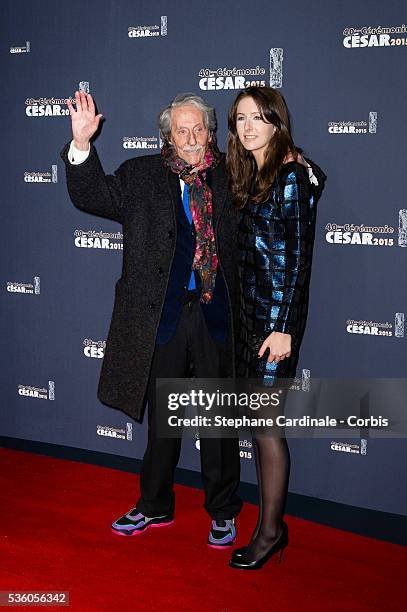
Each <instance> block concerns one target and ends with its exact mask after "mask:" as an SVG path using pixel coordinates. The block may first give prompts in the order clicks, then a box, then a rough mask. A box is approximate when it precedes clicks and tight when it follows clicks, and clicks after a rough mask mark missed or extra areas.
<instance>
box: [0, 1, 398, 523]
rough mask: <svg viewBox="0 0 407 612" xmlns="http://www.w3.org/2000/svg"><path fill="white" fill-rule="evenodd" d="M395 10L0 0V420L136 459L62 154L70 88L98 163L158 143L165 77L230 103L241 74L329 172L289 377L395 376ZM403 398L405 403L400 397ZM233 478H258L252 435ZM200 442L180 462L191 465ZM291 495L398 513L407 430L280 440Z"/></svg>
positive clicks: (109, 232)
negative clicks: (102, 385) (395, 434)
mask: <svg viewBox="0 0 407 612" xmlns="http://www.w3.org/2000/svg"><path fill="white" fill-rule="evenodd" d="M406 24H407V13H406V5H405V3H404V2H403V1H402V0H400V1H395V0H389V1H388V2H386V3H383V2H382V1H381V0H371V1H368V0H366V1H362V0H360V1H359V2H354V1H350V0H343V1H342V2H340V3H332V2H324V1H323V0H314V1H307V0H306V1H305V2H304V0H292V1H291V2H290V3H288V4H287V3H286V4H284V5H283V4H281V5H279V4H278V3H270V2H269V0H255V1H254V2H250V3H244V2H236V0H223V2H218V1H215V0H213V1H207V2H198V1H194V0H192V1H191V0H189V1H187V0H177V1H176V2H170V1H164V0H156V1H154V2H151V1H147V0H138V1H137V2H133V1H132V0H97V1H96V0H89V1H88V2H83V1H81V0H71V1H70V2H66V3H62V2H52V1H50V0H37V1H36V2H28V1H25V2H24V1H22V0H5V1H4V2H3V20H2V25H1V28H2V30H3V31H2V41H3V45H2V50H1V63H2V74H3V95H2V103H3V104H2V113H1V118H2V139H1V140H2V144H1V146H2V150H3V155H2V164H1V166H0V176H1V187H2V193H3V197H2V217H3V239H2V240H1V243H0V250H1V251H0V252H1V256H0V257H1V302H2V317H1V338H2V351H1V353H2V358H3V359H2V367H1V373H2V386H1V394H2V401H1V404H2V407H1V413H0V414H1V425H0V435H3V436H11V437H15V438H22V439H27V440H36V441H41V442H49V443H53V444H61V445H67V446H71V447H77V448H84V449H90V450H96V451H101V452H106V453H112V454H115V455H124V456H128V457H135V458H141V457H142V455H143V451H144V446H145V441H146V424H145V423H144V424H143V425H139V424H137V423H135V422H133V421H132V420H131V419H130V418H128V417H127V416H126V415H125V414H123V413H121V412H119V411H117V410H115V409H112V408H109V407H107V406H104V405H103V404H101V403H100V402H99V401H98V400H97V398H96V388H97V382H98V377H99V372H100V366H101V361H102V358H103V354H104V348H105V339H106V335H107V331H108V326H109V322H110V315H111V311H112V305H113V297H114V285H115V282H116V280H117V279H118V278H119V277H120V274H121V259H122V249H123V241H122V239H123V236H122V233H121V229H122V228H121V226H120V225H118V224H116V223H114V222H110V221H108V220H105V219H101V218H98V217H95V216H92V215H88V214H85V213H82V212H80V211H78V210H76V209H75V208H74V207H73V205H72V204H71V202H70V200H69V197H68V194H67V190H66V182H65V173H64V167H63V163H62V161H61V159H60V157H59V152H60V150H61V149H62V147H63V145H64V144H65V143H66V142H68V141H69V140H70V117H69V113H68V110H67V106H66V101H67V99H68V98H70V97H72V96H73V94H74V92H75V90H76V89H78V88H79V89H82V90H84V91H89V92H91V93H92V95H93V96H94V98H95V100H96V103H97V106H98V110H99V112H102V113H103V114H104V116H105V121H104V124H103V128H102V131H101V134H100V136H99V137H98V139H97V141H96V143H95V144H96V147H97V149H98V152H99V155H100V158H101V160H102V163H103V165H104V168H105V171H106V172H109V173H110V172H113V171H114V170H115V169H116V168H117V167H118V166H119V164H120V163H122V162H123V161H124V160H126V159H128V158H130V157H133V156H139V155H148V154H154V153H158V152H159V149H160V139H159V133H158V125H157V115H158V113H159V111H160V109H161V108H162V107H164V106H165V105H166V104H168V102H169V101H170V100H171V99H172V98H173V97H174V96H175V95H176V94H177V93H180V92H186V91H193V92H196V93H198V94H200V95H201V96H202V97H204V98H205V99H206V100H208V102H209V103H211V104H212V105H213V106H215V108H216V111H217V117H218V141H219V144H220V148H221V149H223V148H224V146H225V142H226V132H227V130H226V118H227V111H228V108H229V106H230V105H231V103H232V101H233V99H234V97H235V95H236V94H237V92H238V91H240V90H241V89H242V88H244V87H246V86H248V85H250V84H258V85H272V86H273V87H277V88H280V90H281V91H282V93H283V94H284V96H285V98H286V100H287V103H288V106H289V108H290V111H291V114H292V119H293V128H294V135H295V141H296V143H297V145H298V146H301V147H302V148H303V149H304V151H305V154H306V155H308V156H310V157H311V158H312V159H314V160H315V161H316V162H317V163H318V164H319V165H320V166H321V167H322V168H323V169H324V170H325V172H326V174H327V175H328V182H327V186H326V189H325V192H324V195H323V198H322V200H321V201H320V204H319V211H318V225H317V234H316V242H315V250H314V262H313V274H312V284H311V301H310V312H309V320H308V327H307V331H306V335H305V338H304V343H303V349H302V353H301V361H300V367H299V370H298V380H297V385H298V387H301V385H302V383H303V382H304V381H307V380H309V378H310V377H311V379H312V378H313V377H331V378H341V377H367V378H371V377H377V378H381V377H383V378H401V377H404V376H405V373H406V362H407V359H406V349H407V340H406V338H405V328H404V316H405V315H404V313H405V311H406V308H407V301H406V300H407V289H406V281H405V276H406V266H407V198H406V188H405V176H406V158H405V155H404V152H403V143H404V142H405V141H406V136H407V125H406V108H407V81H406V65H407V25H406ZM406 401H407V400H406ZM240 444H241V462H242V479H243V481H246V482H255V481H256V478H255V469H254V458H253V449H252V445H251V440H250V437H247V438H246V437H242V439H241V443H240ZM198 447H199V441H198V440H196V441H194V440H192V439H186V440H184V444H183V453H182V458H181V461H180V467H184V468H188V469H192V470H199V452H198ZM290 448H291V453H292V476H291V484H290V490H291V491H292V492H295V493H300V494H303V495H308V496H313V497H317V498H322V499H327V500H332V501H336V502H341V503H345V504H350V505H354V506H359V507H364V508H371V509H375V510H382V511H387V512H395V513H400V514H404V513H406V507H407V493H406V489H405V486H404V483H403V466H404V465H405V461H406V455H407V453H406V444H405V442H404V440H402V439H397V438H394V439H385V440H380V439H375V438H374V437H370V436H369V432H368V431H367V432H366V431H365V432H364V433H363V434H360V435H359V434H358V435H357V436H355V435H353V437H352V438H349V437H344V436H335V435H334V434H333V435H332V437H331V438H324V439H301V440H300V439H291V440H290Z"/></svg>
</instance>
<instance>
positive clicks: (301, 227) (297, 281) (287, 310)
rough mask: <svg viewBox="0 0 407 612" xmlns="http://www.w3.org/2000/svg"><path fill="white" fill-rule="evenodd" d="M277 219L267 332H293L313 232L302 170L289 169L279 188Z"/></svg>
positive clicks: (311, 205)
mask: <svg viewBox="0 0 407 612" xmlns="http://www.w3.org/2000/svg"><path fill="white" fill-rule="evenodd" d="M278 200H280V201H279V202H278V204H279V221H278V222H276V224H275V231H274V235H273V238H272V253H271V261H270V265H271V275H272V279H271V280H272V287H273V289H272V291H273V295H272V304H273V306H272V310H271V324H270V331H277V332H282V333H286V334H291V335H293V333H294V331H295V329H296V327H297V323H298V318H299V316H300V313H301V312H302V308H303V302H304V300H303V290H304V289H305V288H306V287H307V285H308V283H309V272H310V267H311V259H312V247H313V240H314V232H315V210H314V203H313V201H314V198H313V195H312V190H311V185H310V183H309V179H308V175H307V174H306V171H305V170H304V169H299V170H296V171H293V172H290V173H289V174H287V175H286V177H285V178H283V179H282V182H281V185H280V188H279V197H278Z"/></svg>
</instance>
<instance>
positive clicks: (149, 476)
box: [112, 314, 188, 536]
mask: <svg viewBox="0 0 407 612" xmlns="http://www.w3.org/2000/svg"><path fill="white" fill-rule="evenodd" d="M183 319H184V317H183V314H182V315H181V320H180V322H179V324H178V328H177V331H176V333H175V334H174V337H173V338H172V339H171V340H170V341H169V342H168V343H167V344H162V345H156V347H155V351H154V356H153V360H152V364H151V370H150V378H149V384H148V389H147V401H148V443H147V448H146V451H145V453H144V458H143V464H142V469H141V475H140V489H141V496H140V499H139V500H138V502H137V504H136V507H135V508H133V509H132V510H130V511H129V512H128V513H127V514H124V515H123V516H122V517H120V518H119V519H117V521H115V522H114V523H113V525H112V529H113V531H114V532H115V533H116V534H118V535H127V536H129V535H130V536H131V535H135V534H137V533H141V532H142V531H144V530H145V529H147V528H148V527H150V526H154V525H155V526H161V525H165V524H170V523H171V522H172V520H173V516H174V501H175V500H174V491H173V485H174V471H175V467H176V465H177V463H178V459H179V455H180V451H181V439H179V438H160V437H159V431H160V428H159V420H160V412H161V414H163V413H164V416H166V412H167V408H166V406H159V405H157V401H156V393H155V391H156V379H157V378H183V377H185V375H186V371H187V370H186V364H187V359H188V347H187V340H186V334H185V325H184V321H183Z"/></svg>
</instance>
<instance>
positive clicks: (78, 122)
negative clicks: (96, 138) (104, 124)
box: [67, 91, 103, 151]
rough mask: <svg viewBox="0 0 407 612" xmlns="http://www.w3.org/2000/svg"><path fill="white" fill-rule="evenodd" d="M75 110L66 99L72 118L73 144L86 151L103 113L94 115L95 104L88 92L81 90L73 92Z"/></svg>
mask: <svg viewBox="0 0 407 612" xmlns="http://www.w3.org/2000/svg"><path fill="white" fill-rule="evenodd" d="M75 102H76V110H75V108H74V106H73V105H72V102H71V101H70V100H68V102H67V106H68V109H69V114H70V115H71V120H72V134H73V140H74V145H75V147H76V148H77V149H79V150H80V151H87V150H88V148H89V141H90V139H91V138H92V136H93V135H94V134H95V132H96V131H97V129H98V127H99V123H100V120H101V118H102V117H103V115H101V114H99V115H96V114H95V113H96V110H95V104H94V102H93V98H92V96H91V95H90V94H86V93H84V92H83V91H76V92H75Z"/></svg>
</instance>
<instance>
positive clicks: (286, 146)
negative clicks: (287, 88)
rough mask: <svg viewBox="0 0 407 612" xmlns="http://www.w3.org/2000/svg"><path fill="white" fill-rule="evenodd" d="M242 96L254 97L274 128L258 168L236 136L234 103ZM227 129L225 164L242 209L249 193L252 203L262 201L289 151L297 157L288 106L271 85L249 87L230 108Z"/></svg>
mask: <svg viewBox="0 0 407 612" xmlns="http://www.w3.org/2000/svg"><path fill="white" fill-rule="evenodd" d="M242 98H253V100H254V102H255V104H256V106H257V108H258V109H259V112H260V114H261V116H262V118H263V120H264V121H265V122H266V123H272V124H273V125H274V126H275V127H276V131H275V133H274V136H273V137H272V138H271V140H270V142H269V145H268V147H267V149H266V152H265V155H264V164H263V166H262V168H260V170H258V169H257V164H256V160H255V158H254V155H253V153H252V152H251V151H246V149H245V148H244V146H243V145H242V144H241V142H240V140H239V137H238V135H237V129H236V115H237V106H238V104H239V102H240V100H242ZM228 128H229V134H228V144H227V153H226V165H227V169H228V174H229V186H230V190H231V193H232V197H233V201H234V203H235V205H236V206H237V208H243V207H244V205H245V204H246V202H247V198H248V196H249V193H250V195H251V197H252V199H253V200H254V201H255V202H264V201H265V200H266V199H267V197H268V196H269V193H270V189H271V186H272V184H273V182H274V179H275V177H276V175H277V173H278V172H279V170H280V168H281V166H282V165H283V161H284V158H285V157H286V155H287V154H289V153H291V154H292V155H293V157H294V159H296V158H297V149H296V147H295V145H294V142H293V139H292V136H291V127H290V118H289V114H288V108H287V105H286V103H285V100H284V98H283V96H282V95H281V94H280V93H279V92H278V91H277V90H276V89H273V88H272V87H248V88H247V89H245V90H244V91H241V92H240V93H239V94H238V96H237V97H236V100H235V101H234V102H233V104H232V106H231V108H230V111H229V116H228Z"/></svg>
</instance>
